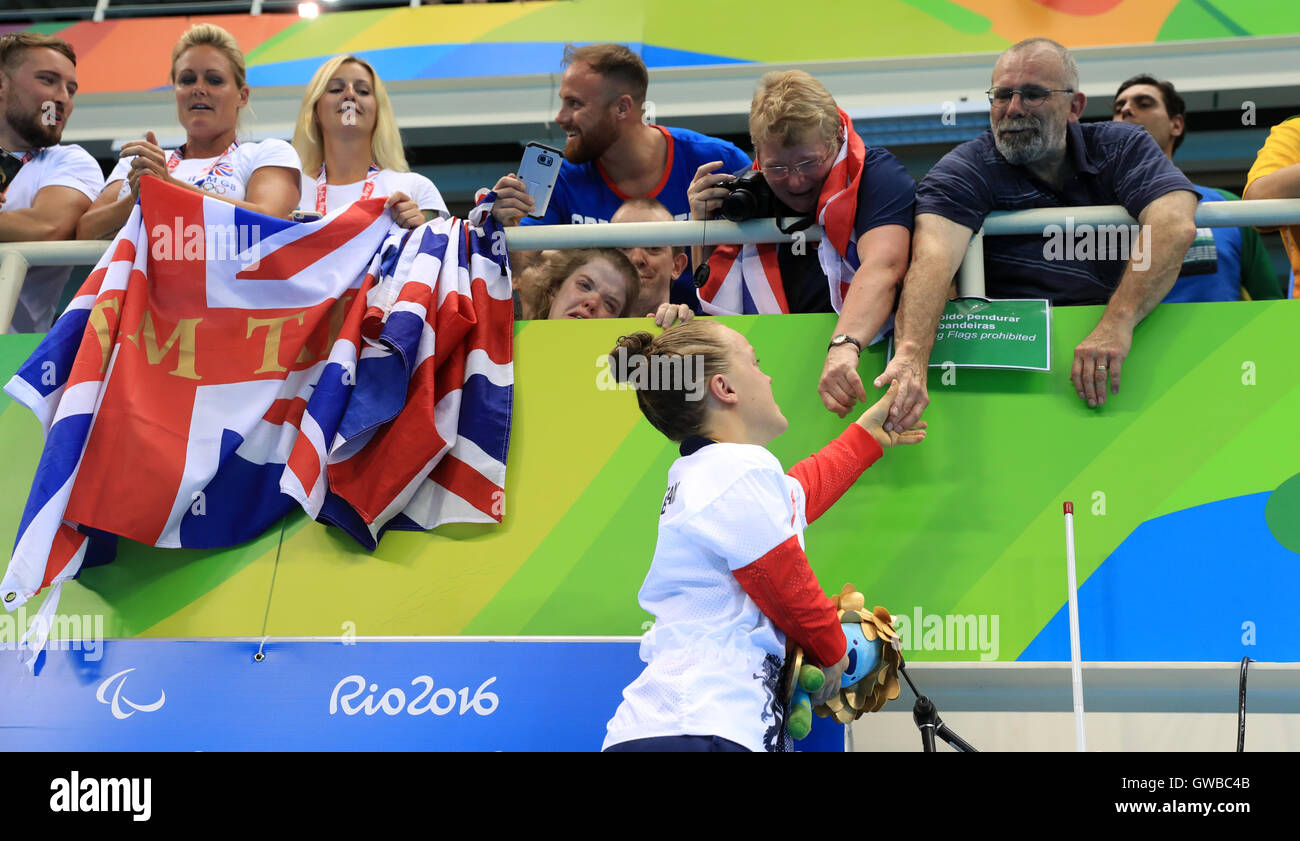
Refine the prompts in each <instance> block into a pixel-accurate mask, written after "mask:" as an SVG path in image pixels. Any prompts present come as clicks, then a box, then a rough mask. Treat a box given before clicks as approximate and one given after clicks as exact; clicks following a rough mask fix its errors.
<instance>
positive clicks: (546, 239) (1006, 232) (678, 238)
mask: <svg viewBox="0 0 1300 841" xmlns="http://www.w3.org/2000/svg"><path fill="white" fill-rule="evenodd" d="M1068 222H1072V223H1073V224H1074V225H1075V226H1076V228H1077V227H1078V226H1079V225H1135V224H1137V220H1135V219H1134V218H1133V217H1132V216H1129V215H1128V212H1127V211H1126V210H1124V208H1123V207H1120V206H1119V205H1101V206H1092V207H1043V208H1036V209H1033V210H1017V211H1010V212H1007V211H995V212H993V213H990V214H989V215H988V217H987V218H986V219H985V220H984V226H983V227H982V228H980V230H979V231H977V232H976V234H975V236H973V237H971V242H970V246H969V247H968V248H967V250H966V256H965V259H964V260H963V261H962V265H961V268H960V269H959V270H958V274H957V288H958V291H959V293H960V294H962V295H983V294H984V260H983V256H984V243H983V238H984V237H985V236H1013V235H1017V234H1020V235H1023V234H1034V233H1040V232H1041V231H1042V230H1043V229H1044V228H1045V227H1046V226H1048V225H1065V224H1067V223H1068ZM1196 224H1197V226H1198V227H1202V228H1236V227H1243V226H1257V227H1275V226H1279V225H1300V199H1265V200H1259V201H1222V202H1203V203H1201V204H1199V205H1197V207H1196ZM821 235H822V232H821V229H820V228H819V227H817V226H816V225H814V226H812V227H810V228H808V229H807V230H804V231H800V232H797V233H793V234H783V233H781V230H780V228H779V227H778V226H777V220H775V219H754V220H752V221H749V222H725V221H720V220H719V221H709V222H623V223H619V224H617V225H532V226H526V227H515V228H509V229H507V230H506V244H507V245H508V246H509V247H510V249H511V250H512V251H537V250H542V249H549V248H593V247H606V248H627V247H632V246H637V245H641V246H653V245H668V246H676V245H680V246H694V245H698V246H715V245H723V244H727V243H770V242H778V243H779V242H794V241H796V240H797V239H800V238H802V240H803V241H804V242H817V241H819V240H820V239H821ZM108 245H109V243H108V242H106V241H92V242H66V241H65V242H9V243H0V333H2V332H7V331H8V329H9V324H10V322H11V320H12V319H13V313H14V307H15V306H16V305H17V302H18V295H19V292H20V291H21V290H22V284H23V279H24V278H25V277H26V276H27V269H28V267H30V266H93V265H94V264H95V263H97V262H99V258H100V257H102V256H103V254H104V251H105V250H106V249H107V248H108Z"/></svg>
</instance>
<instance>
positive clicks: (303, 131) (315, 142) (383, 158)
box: [293, 55, 411, 178]
mask: <svg viewBox="0 0 1300 841" xmlns="http://www.w3.org/2000/svg"><path fill="white" fill-rule="evenodd" d="M348 62H352V63H353V64H357V65H359V66H360V67H362V68H364V69H365V71H366V72H367V73H369V74H370V80H371V82H372V83H373V84H372V89H373V91H374V95H375V131H374V134H372V135H371V136H370V157H371V159H372V160H374V162H375V163H376V164H378V165H379V167H380V169H391V170H393V171H394V172H409V171H410V169H411V167H410V166H409V165H408V164H407V163H406V153H405V152H403V151H402V134H401V132H400V131H398V129H397V118H396V117H395V116H394V115H393V104H392V102H391V101H390V100H389V99H388V91H387V90H386V89H385V88H384V83H383V81H382V80H381V79H380V78H379V74H378V73H376V72H375V68H373V67H371V66H370V64H369V62H367V61H365V60H364V59H360V58H357V57H356V56H352V55H340V56H335V57H334V58H331V59H330V60H329V61H327V62H325V63H324V64H322V65H321V66H320V69H319V70H317V71H316V75H314V76H312V77H311V81H310V82H308V83H307V90H306V91H305V92H304V93H303V95H302V108H301V109H300V110H299V111H298V122H297V124H296V125H295V126H294V129H293V148H294V149H296V150H297V152H298V157H299V159H300V160H301V161H302V171H303V172H304V173H305V174H306V175H308V176H309V177H313V178H314V177H315V174H316V173H317V172H318V171H320V168H321V164H322V163H324V161H325V145H324V140H323V138H322V137H321V127H320V121H319V120H317V119H316V103H317V102H319V101H320V98H321V97H322V96H324V94H325V88H326V87H328V86H329V83H330V79H332V78H334V74H335V73H337V72H338V69H339V68H340V67H342V66H343V65H345V64H347V63H348Z"/></svg>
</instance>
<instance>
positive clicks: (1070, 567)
mask: <svg viewBox="0 0 1300 841" xmlns="http://www.w3.org/2000/svg"><path fill="white" fill-rule="evenodd" d="M1065 570H1066V577H1067V578H1068V579H1069V586H1070V680H1071V682H1072V683H1073V684H1074V741H1075V745H1076V747H1077V749H1078V751H1079V752H1080V753H1083V752H1084V751H1085V750H1087V748H1086V747H1085V744H1084V736H1083V657H1082V655H1081V653H1080V648H1079V594H1078V586H1077V585H1076V583H1075V582H1076V580H1077V579H1076V578H1075V575H1074V503H1073V502H1067V503H1065Z"/></svg>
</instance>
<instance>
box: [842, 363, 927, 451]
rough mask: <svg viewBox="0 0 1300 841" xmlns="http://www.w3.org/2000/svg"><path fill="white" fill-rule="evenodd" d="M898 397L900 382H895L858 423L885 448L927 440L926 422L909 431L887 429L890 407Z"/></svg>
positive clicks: (919, 423)
mask: <svg viewBox="0 0 1300 841" xmlns="http://www.w3.org/2000/svg"><path fill="white" fill-rule="evenodd" d="M897 397H898V380H893V381H891V382H890V384H889V391H887V392H885V396H884V397H881V398H880V399H879V400H877V401H876V402H875V403H874V404H873V405H872V406H871V408H869V409H867V410H866V411H865V412H863V413H862V417H860V418H858V419H857V421H856V423H857V424H858V426H861V427H862V428H863V429H865V430H866V431H867V432H869V433H871V437H872V438H875V439H876V440H877V441H879V442H880V446H881V447H884V448H886V449H887V448H889V447H895V446H898V445H899V444H919V443H921V442H922V441H924V440H925V426H926V425H925V421H918V422H917V423H916V425H914V426H911V427H909V428H907V429H901V428H899V427H894V426H893V424H892V423H891V424H890V427H889V428H886V426H885V422H886V421H887V420H889V407H890V406H892V405H894V400H895V399H897Z"/></svg>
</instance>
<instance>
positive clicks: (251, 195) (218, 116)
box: [77, 23, 300, 239]
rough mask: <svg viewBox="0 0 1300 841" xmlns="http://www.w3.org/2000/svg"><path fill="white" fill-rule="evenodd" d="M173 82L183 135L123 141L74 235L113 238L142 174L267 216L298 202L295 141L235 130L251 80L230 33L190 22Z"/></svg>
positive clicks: (175, 54)
mask: <svg viewBox="0 0 1300 841" xmlns="http://www.w3.org/2000/svg"><path fill="white" fill-rule="evenodd" d="M171 82H172V89H173V91H174V92H175V95H176V111H177V118H178V120H179V122H180V124H181V127H182V128H184V129H185V142H184V143H183V144H182V145H181V146H180V148H178V149H170V150H169V149H163V148H162V147H160V146H159V145H158V140H157V138H156V137H155V136H154V133H153V132H148V133H147V134H146V135H145V138H144V139H143V140H133V141H131V142H129V143H127V144H125V145H124V146H123V147H122V155H121V160H120V161H118V164H117V166H116V167H115V168H114V169H113V171H112V173H111V174H110V175H109V176H108V184H107V186H106V187H105V188H104V192H103V193H101V194H100V196H99V199H98V200H97V201H96V202H95V203H94V204H93V205H91V208H90V209H89V210H88V211H86V213H85V214H84V215H83V216H82V217H81V221H80V223H79V224H78V226H77V238H78V239H109V238H111V237H113V236H114V235H115V234H116V233H117V231H118V230H120V229H121V227H122V225H123V224H125V223H126V220H127V217H129V216H130V215H131V208H132V207H133V206H134V205H135V203H136V201H137V199H138V198H139V195H140V179H141V178H142V177H143V176H145V175H152V176H155V177H157V178H160V179H162V180H163V181H166V182H168V183H170V184H174V185H176V186H179V187H184V188H185V189H188V190H194V191H197V192H202V193H205V194H207V195H210V196H213V197H215V198H218V199H221V200H222V201H226V202H229V203H231V204H234V205H237V206H239V207H243V208H246V209H248V210H253V211H256V212H258V213H264V214H266V215H267V216H279V217H288V216H289V214H290V213H291V212H292V211H293V209H294V208H295V207H296V206H297V204H298V191H299V178H300V175H299V171H298V155H297V153H295V152H294V151H293V147H291V146H290V145H289V144H288V143H285V142H284V141H283V140H275V139H271V140H263V141H260V142H257V143H252V142H241V141H240V140H239V139H238V137H237V135H238V129H239V112H240V109H242V108H244V107H245V106H247V105H248V98H249V87H248V85H247V84H246V80H245V67H244V55H243V53H241V52H240V50H239V45H238V44H237V43H236V42H235V39H234V37H232V36H231V34H230V33H229V32H227V31H226V30H224V29H222V28H221V27H219V26H216V25H215V24H211V23H200V24H196V25H194V26H192V27H190V29H189V30H188V31H187V32H186V33H185V34H184V35H183V36H182V37H181V40H180V41H179V42H177V44H176V46H175V48H174V49H173V50H172V68H171Z"/></svg>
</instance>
